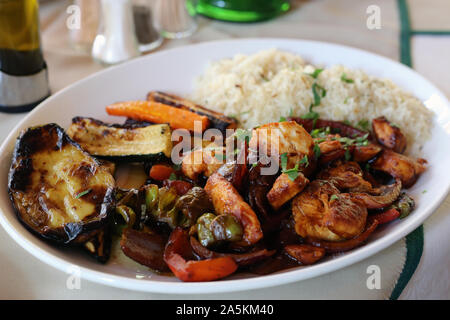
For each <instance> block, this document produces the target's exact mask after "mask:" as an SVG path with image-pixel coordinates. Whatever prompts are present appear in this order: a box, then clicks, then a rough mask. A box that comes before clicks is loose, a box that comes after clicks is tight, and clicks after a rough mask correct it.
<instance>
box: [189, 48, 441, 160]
mask: <svg viewBox="0 0 450 320" xmlns="http://www.w3.org/2000/svg"><path fill="white" fill-rule="evenodd" d="M315 69H316V68H315V67H314V66H311V65H308V64H306V63H305V61H304V60H303V59H302V58H301V57H300V56H297V55H294V54H292V53H288V52H283V51H279V50H276V49H271V50H266V51H261V52H259V53H256V54H253V55H249V56H246V55H242V54H239V55H236V56H235V57H234V58H232V59H224V60H221V61H218V62H215V63H212V64H211V65H210V66H209V67H208V68H207V70H206V72H205V73H204V74H203V75H202V76H201V77H199V78H198V79H197V80H196V83H195V90H194V93H193V95H192V96H191V99H192V100H194V101H195V102H197V103H199V104H202V105H204V106H205V107H207V108H210V109H213V110H216V111H220V112H223V113H224V114H226V115H229V116H234V117H236V118H237V119H238V120H239V122H240V124H241V126H243V127H245V128H252V127H255V126H257V125H261V124H264V123H268V122H273V121H278V120H279V119H280V117H286V116H289V115H293V116H301V115H304V114H306V113H307V112H308V111H309V107H310V105H311V103H312V102H313V99H314V95H313V90H312V85H313V83H314V82H317V84H318V85H320V86H322V87H323V88H324V89H325V90H326V96H325V97H324V98H322V99H321V104H320V105H319V106H317V107H315V108H314V111H316V112H318V113H319V114H320V117H321V118H323V119H330V120H338V121H343V120H347V121H350V122H351V123H352V124H354V125H355V124H357V123H358V122H359V121H361V120H369V121H371V120H372V119H374V118H376V117H379V116H385V117H386V118H387V119H388V120H389V121H391V122H392V123H394V124H396V125H397V126H399V127H400V128H401V129H402V132H403V133H404V134H405V136H406V138H407V140H408V150H407V153H409V154H412V155H419V151H420V149H421V147H422V145H423V144H424V143H425V141H426V140H427V139H428V138H429V137H430V135H431V125H432V121H431V120H432V117H433V113H432V112H431V111H430V110H428V109H427V108H426V107H425V106H424V105H423V103H422V102H421V101H420V100H418V99H417V98H415V97H414V96H412V95H411V94H409V93H407V92H405V91H403V90H402V89H400V88H399V87H397V86H396V85H395V84H394V83H392V82H391V81H390V80H387V79H379V78H376V77H372V76H369V75H367V74H365V73H364V72H363V71H360V70H352V69H348V68H346V67H344V66H339V65H338V66H332V67H329V68H325V69H324V70H323V72H321V73H320V74H319V76H318V77H317V79H314V78H313V77H311V76H310V75H308V74H307V73H312V72H314V70H315ZM343 74H345V76H346V78H347V79H351V80H353V82H352V83H347V82H344V81H342V80H341V77H342V75H343Z"/></svg>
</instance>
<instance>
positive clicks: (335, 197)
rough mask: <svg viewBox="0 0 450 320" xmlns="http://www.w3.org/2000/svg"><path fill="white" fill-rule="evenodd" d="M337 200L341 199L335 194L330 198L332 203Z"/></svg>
mask: <svg viewBox="0 0 450 320" xmlns="http://www.w3.org/2000/svg"><path fill="white" fill-rule="evenodd" d="M337 199H339V197H338V196H337V195H335V194H333V195H332V196H331V197H330V201H333V200H337Z"/></svg>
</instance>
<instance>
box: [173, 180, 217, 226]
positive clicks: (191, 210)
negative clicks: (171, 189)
mask: <svg viewBox="0 0 450 320" xmlns="http://www.w3.org/2000/svg"><path fill="white" fill-rule="evenodd" d="M176 206H177V208H178V209H179V210H180V213H181V216H180V224H181V225H182V227H186V228H187V227H190V226H192V225H194V224H195V222H196V221H197V218H198V217H200V216H201V215H202V214H203V213H205V212H210V211H212V210H213V209H214V207H213V205H212V203H211V200H210V199H209V197H208V195H207V194H206V191H205V190H204V189H202V188H200V187H194V188H192V189H191V190H189V191H188V192H187V193H186V194H185V195H183V196H181V197H180V198H179V199H178V200H177V203H176Z"/></svg>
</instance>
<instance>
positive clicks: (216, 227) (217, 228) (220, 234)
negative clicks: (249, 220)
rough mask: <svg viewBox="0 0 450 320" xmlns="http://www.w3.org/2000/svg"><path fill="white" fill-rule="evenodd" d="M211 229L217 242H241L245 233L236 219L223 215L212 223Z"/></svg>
mask: <svg viewBox="0 0 450 320" xmlns="http://www.w3.org/2000/svg"><path fill="white" fill-rule="evenodd" d="M210 229H211V231H212V233H213V235H214V238H215V239H216V240H217V241H231V242H234V241H240V240H242V235H243V233H244V231H243V230H242V226H241V224H240V223H239V222H238V221H237V220H236V218H235V217H233V216H232V215H229V214H221V215H220V216H217V217H216V218H215V219H214V220H213V221H211V225H210Z"/></svg>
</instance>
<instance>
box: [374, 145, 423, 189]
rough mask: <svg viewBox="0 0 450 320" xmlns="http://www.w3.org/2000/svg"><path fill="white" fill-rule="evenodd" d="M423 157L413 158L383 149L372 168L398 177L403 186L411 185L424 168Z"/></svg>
mask: <svg viewBox="0 0 450 320" xmlns="http://www.w3.org/2000/svg"><path fill="white" fill-rule="evenodd" d="M426 163H427V161H426V160H425V159H416V160H415V159H413V158H410V157H407V156H404V155H402V154H399V153H396V152H393V151H391V150H388V149H386V150H384V151H383V153H382V154H381V155H380V157H378V159H377V160H376V161H375V162H374V163H373V164H372V168H374V169H376V170H380V171H384V172H387V173H389V174H390V175H391V176H393V177H394V178H397V179H400V180H401V182H402V185H403V187H404V188H409V187H411V186H412V185H413V184H414V183H415V182H416V181H417V179H418V178H419V176H420V175H421V174H422V173H423V172H424V171H425V170H426V166H425V165H426Z"/></svg>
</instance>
